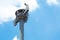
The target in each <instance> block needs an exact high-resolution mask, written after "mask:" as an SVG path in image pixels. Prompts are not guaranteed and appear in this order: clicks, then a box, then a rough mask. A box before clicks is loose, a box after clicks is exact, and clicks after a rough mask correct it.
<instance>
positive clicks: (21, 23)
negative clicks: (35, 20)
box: [20, 20, 24, 40]
mask: <svg viewBox="0 0 60 40" xmlns="http://www.w3.org/2000/svg"><path fill="white" fill-rule="evenodd" d="M20 33H21V35H20V40H24V21H23V20H20Z"/></svg>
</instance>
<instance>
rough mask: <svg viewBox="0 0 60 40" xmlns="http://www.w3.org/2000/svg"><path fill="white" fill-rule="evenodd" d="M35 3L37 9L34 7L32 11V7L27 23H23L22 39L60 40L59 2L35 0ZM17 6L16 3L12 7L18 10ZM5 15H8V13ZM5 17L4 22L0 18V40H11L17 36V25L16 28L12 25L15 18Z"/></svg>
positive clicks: (56, 0)
mask: <svg viewBox="0 0 60 40" xmlns="http://www.w3.org/2000/svg"><path fill="white" fill-rule="evenodd" d="M35 1H36V2H37V4H36V5H38V7H37V6H36V5H35V8H34V9H33V7H34V6H33V5H32V8H31V7H30V12H29V18H28V22H27V23H25V28H24V31H25V32H24V34H25V36H24V37H25V38H24V39H25V40H60V2H59V0H53V1H52V0H35ZM14 2H15V1H14ZM15 4H16V5H15ZM17 4H18V2H17V3H14V6H16V7H18V8H19V7H20V6H19V5H17ZM28 4H29V3H28ZM4 5H5V4H4ZM30 6H31V5H30ZM9 8H10V7H9ZM12 8H13V7H12ZM0 10H1V9H0ZM7 10H8V9H7ZM11 10H12V9H11ZM31 10H32V11H31ZM14 11H15V10H14ZM7 13H9V11H8V12H7ZM0 14H1V13H0ZM7 17H9V16H7ZM7 17H6V18H5V20H6V21H4V19H2V18H4V17H2V18H1V17H0V18H1V19H2V20H3V21H2V22H1V20H0V22H1V24H0V40H13V38H14V37H15V36H19V24H18V25H17V26H16V27H14V25H13V21H14V17H15V16H14V17H13V16H12V17H13V18H12V17H11V20H10V19H8V18H7ZM9 20H10V21H9Z"/></svg>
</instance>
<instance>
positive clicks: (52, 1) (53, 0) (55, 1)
mask: <svg viewBox="0 0 60 40" xmlns="http://www.w3.org/2000/svg"><path fill="white" fill-rule="evenodd" d="M47 4H48V5H50V6H51V5H59V2H58V0H47Z"/></svg>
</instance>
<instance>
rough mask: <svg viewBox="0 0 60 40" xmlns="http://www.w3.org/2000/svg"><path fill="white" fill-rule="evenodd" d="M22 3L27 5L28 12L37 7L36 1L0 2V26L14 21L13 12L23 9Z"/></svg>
mask: <svg viewBox="0 0 60 40" xmlns="http://www.w3.org/2000/svg"><path fill="white" fill-rule="evenodd" d="M24 3H27V4H28V5H29V8H30V12H32V11H34V10H35V9H36V8H38V7H39V6H38V3H37V1H36V0H0V24H1V23H3V22H8V21H10V20H14V18H15V11H16V10H17V9H20V8H25V6H24ZM18 6H19V7H18Z"/></svg>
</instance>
